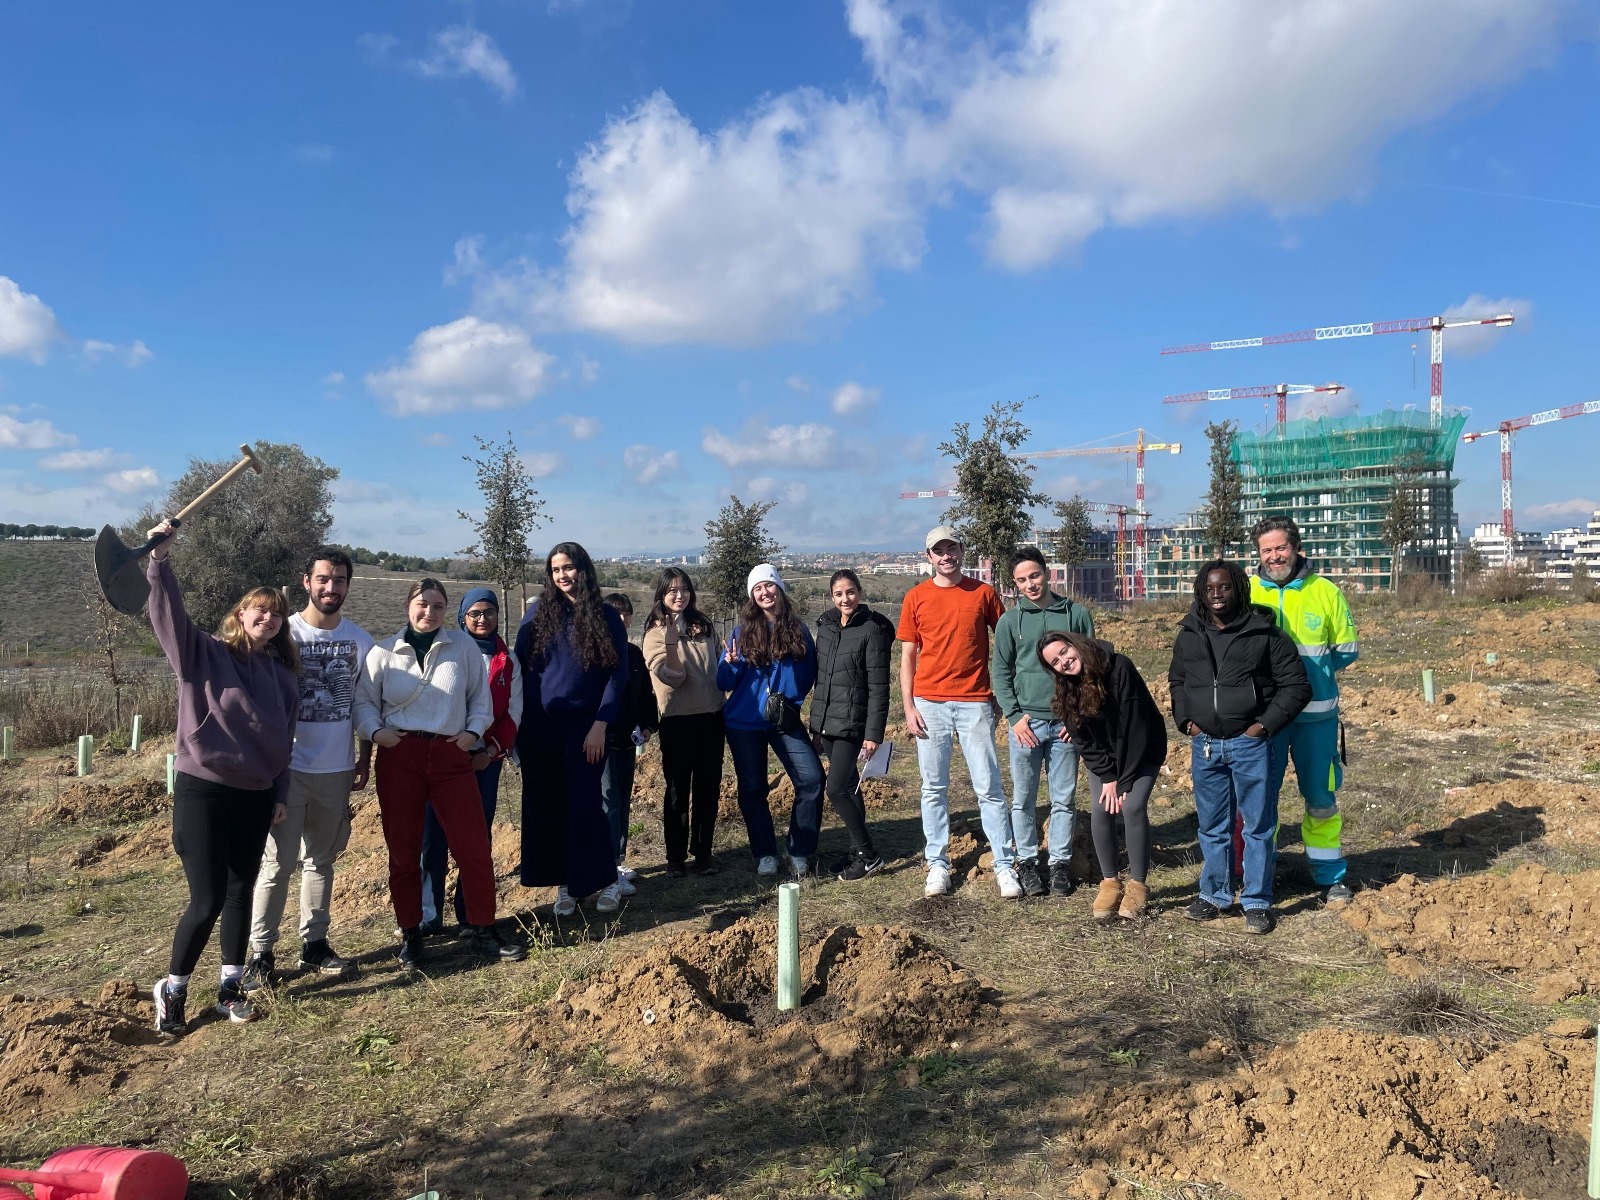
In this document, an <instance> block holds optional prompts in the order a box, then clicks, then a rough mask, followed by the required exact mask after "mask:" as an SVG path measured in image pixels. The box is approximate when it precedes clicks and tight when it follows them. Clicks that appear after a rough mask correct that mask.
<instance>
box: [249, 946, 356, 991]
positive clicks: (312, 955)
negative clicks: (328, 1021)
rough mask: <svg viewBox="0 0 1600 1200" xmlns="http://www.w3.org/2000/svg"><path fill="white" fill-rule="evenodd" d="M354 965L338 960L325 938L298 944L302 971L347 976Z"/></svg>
mask: <svg viewBox="0 0 1600 1200" xmlns="http://www.w3.org/2000/svg"><path fill="white" fill-rule="evenodd" d="M354 965H355V964H353V963H352V962H351V961H350V960H349V959H348V958H340V957H339V956H338V955H337V954H335V953H334V952H333V947H332V946H330V945H328V939H327V938H318V939H317V940H316V941H314V942H302V943H301V944H300V966H301V968H302V969H303V970H307V971H315V972H316V973H317V974H319V975H347V974H349V972H350V968H351V967H352V966H354ZM245 990H246V991H248V990H249V989H248V988H246V989H245Z"/></svg>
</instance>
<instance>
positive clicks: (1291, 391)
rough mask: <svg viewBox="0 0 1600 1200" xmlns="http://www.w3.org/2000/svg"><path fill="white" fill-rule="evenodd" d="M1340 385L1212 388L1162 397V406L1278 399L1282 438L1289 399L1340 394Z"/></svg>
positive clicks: (1272, 385)
mask: <svg viewBox="0 0 1600 1200" xmlns="http://www.w3.org/2000/svg"><path fill="white" fill-rule="evenodd" d="M1344 390H1345V388H1344V384H1342V383H1325V384H1323V385H1322V386H1321V387H1318V386H1317V385H1316V384H1314V383H1269V384H1263V385H1261V386H1260V387H1244V388H1212V389H1211V390H1210V391H1205V392H1181V393H1179V394H1178V395H1176V396H1163V397H1162V399H1161V403H1163V404H1203V403H1204V402H1206V401H1207V400H1256V399H1260V398H1261V397H1262V396H1276V397H1277V398H1278V436H1279V437H1280V438H1281V437H1283V427H1284V424H1285V423H1286V422H1287V421H1288V419H1289V397H1290V396H1306V395H1309V394H1311V393H1312V392H1342V391H1344Z"/></svg>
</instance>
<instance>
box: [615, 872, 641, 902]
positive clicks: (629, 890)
mask: <svg viewBox="0 0 1600 1200" xmlns="http://www.w3.org/2000/svg"><path fill="white" fill-rule="evenodd" d="M632 874H633V872H632V871H629V872H628V875H632ZM628 875H624V874H623V873H622V872H621V871H618V872H617V882H616V884H615V885H614V886H615V887H616V889H617V895H619V896H632V895H633V894H635V893H636V892H637V891H638V890H639V889H638V888H637V887H635V886H634V883H633V880H631V879H629V878H628Z"/></svg>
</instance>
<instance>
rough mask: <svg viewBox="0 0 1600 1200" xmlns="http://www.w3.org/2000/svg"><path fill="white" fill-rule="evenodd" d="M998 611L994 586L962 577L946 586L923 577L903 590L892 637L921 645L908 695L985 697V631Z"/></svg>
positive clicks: (993, 621)
mask: <svg viewBox="0 0 1600 1200" xmlns="http://www.w3.org/2000/svg"><path fill="white" fill-rule="evenodd" d="M1000 613H1001V609H1000V597H999V596H997V595H996V594H995V590H994V589H993V588H992V587H990V586H989V585H988V584H987V583H980V582H979V581H978V580H976V579H971V578H968V577H966V576H963V577H962V580H961V582H960V583H958V584H955V585H954V586H952V587H940V586H939V585H938V584H937V583H935V582H934V581H933V580H931V579H928V580H924V581H923V582H922V583H919V584H917V586H916V587H914V588H912V589H911V590H910V591H909V592H907V593H906V598H905V600H904V602H903V603H902V604H901V606H900V628H899V629H897V630H896V631H895V636H896V637H898V638H899V639H900V640H901V641H902V642H916V643H917V644H918V645H919V646H920V647H921V649H920V650H919V651H918V652H917V673H916V677H915V678H914V679H913V680H912V687H911V690H912V694H913V695H915V696H921V697H923V698H924V699H928V700H987V699H989V631H990V630H991V629H993V628H994V627H995V625H996V624H998V623H999V621H1000Z"/></svg>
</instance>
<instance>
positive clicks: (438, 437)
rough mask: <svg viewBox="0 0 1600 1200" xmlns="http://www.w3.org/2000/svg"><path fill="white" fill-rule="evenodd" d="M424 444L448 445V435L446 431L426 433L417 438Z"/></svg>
mask: <svg viewBox="0 0 1600 1200" xmlns="http://www.w3.org/2000/svg"><path fill="white" fill-rule="evenodd" d="M417 440H418V441H420V442H421V443H422V444H423V445H424V446H448V445H449V444H450V435H449V434H448V433H428V434H424V435H423V436H422V437H420V438H418V439H417Z"/></svg>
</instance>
